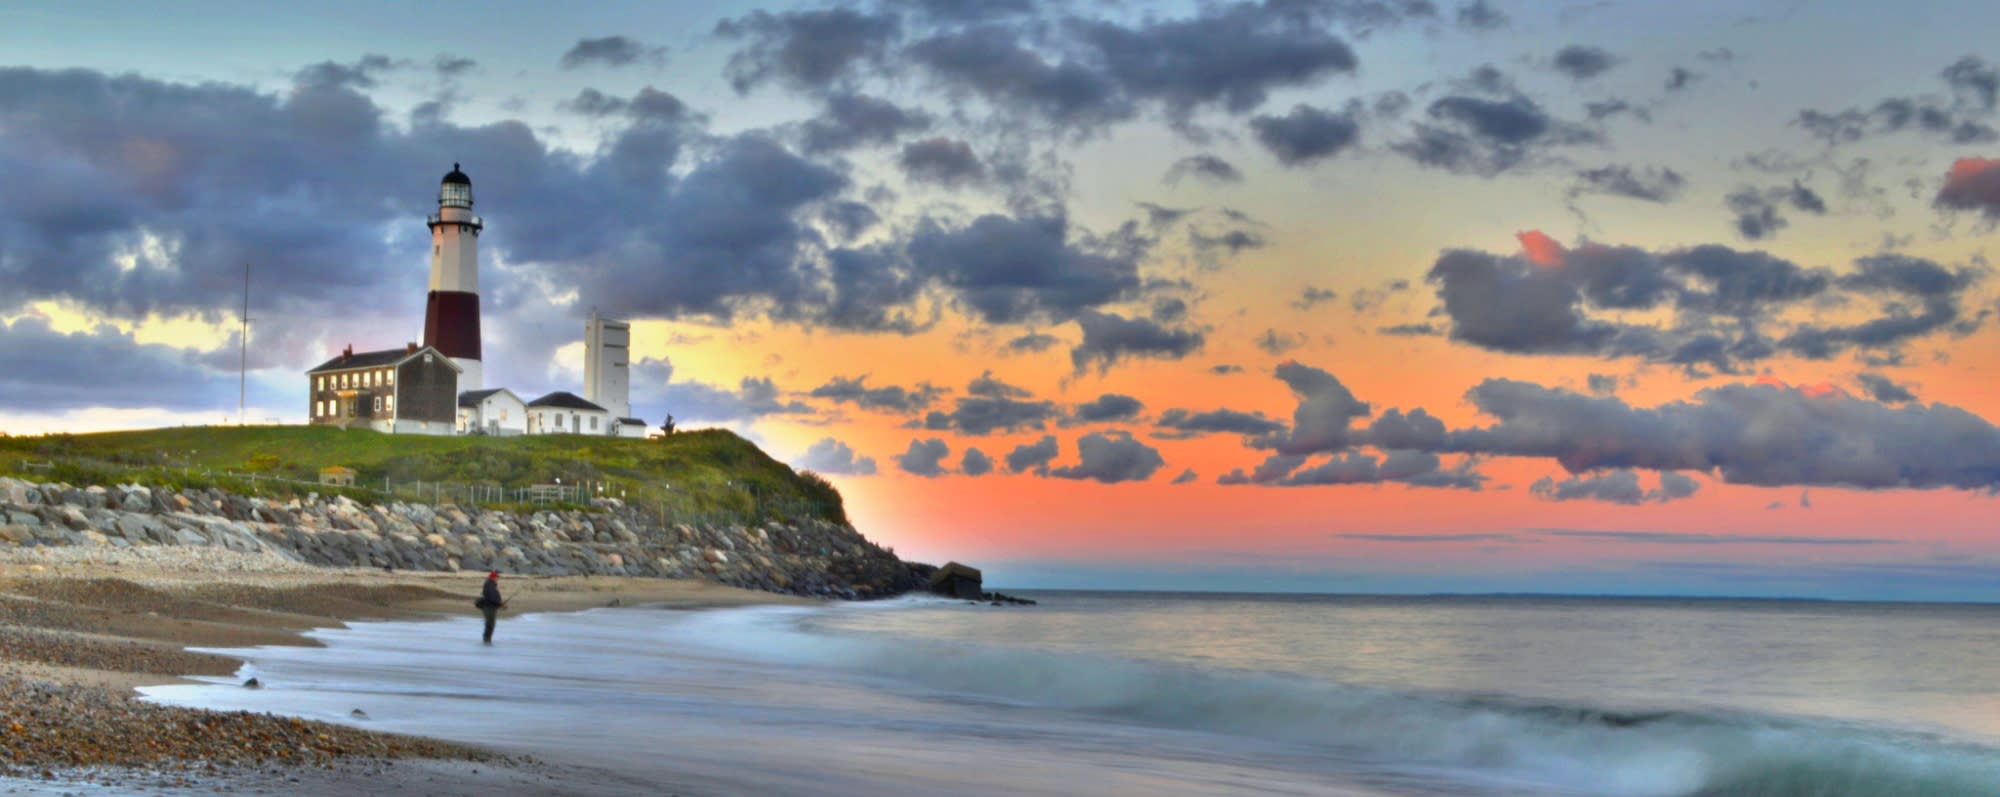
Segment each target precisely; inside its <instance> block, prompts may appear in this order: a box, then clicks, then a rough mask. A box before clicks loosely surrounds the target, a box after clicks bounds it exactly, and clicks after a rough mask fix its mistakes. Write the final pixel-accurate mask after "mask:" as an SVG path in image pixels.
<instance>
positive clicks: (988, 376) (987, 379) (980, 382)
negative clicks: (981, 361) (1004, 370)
mask: <svg viewBox="0 0 2000 797" xmlns="http://www.w3.org/2000/svg"><path fill="white" fill-rule="evenodd" d="M965 392H967V393H970V394H972V395H974V396H979V397H981V398H1009V399H1016V398H1018V399H1024V398H1033V397H1034V395H1035V393H1034V391H1032V390H1029V389H1027V388H1025V387H1021V386H1020V385H1015V384H1011V383H1008V382H1007V381H1005V380H1002V379H1001V378H999V377H997V376H994V375H993V371H992V370H991V369H988V370H985V371H981V372H980V373H979V376H976V377H973V379H972V381H970V382H967V383H965Z"/></svg>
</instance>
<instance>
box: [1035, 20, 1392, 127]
mask: <svg viewBox="0 0 2000 797" xmlns="http://www.w3.org/2000/svg"><path fill="white" fill-rule="evenodd" d="M1070 27H1071V28H1072V29H1073V31H1074V32H1075V33H1076V35H1077V37H1078V38H1079V39H1080V40H1081V41H1082V42H1083V43H1085V44H1087V45H1088V46H1089V47H1090V48H1091V50H1092V51H1093V52H1092V55H1093V56H1094V59H1095V60H1098V61H1100V62H1101V63H1102V64H1103V65H1104V71H1105V74H1106V75H1107V76H1108V77H1109V78H1110V79H1111V80H1113V81H1114V82H1116V83H1117V84H1118V85H1119V86H1121V87H1122V88H1123V89H1124V92H1125V93H1126V94H1128V95H1129V96H1132V97H1136V98H1142V99H1147V100H1153V101H1157V102H1159V103H1161V104H1162V105H1164V106H1165V107H1166V109H1167V111H1168V113H1169V114H1170V115H1172V116H1174V117H1175V118H1186V117H1187V115H1188V114H1190V113H1192V112H1193V111H1194V110H1196V109H1198V108H1201V107H1203V106H1219V107H1221V108H1222V109H1223V110H1226V111H1228V112H1230V113H1238V114H1240V113H1247V112H1249V111H1252V110H1255V109H1256V108H1257V107H1259V106H1261V105H1263V104H1264V100H1265V98H1266V96H1268V93H1269V92H1270V91H1272V90H1275V89H1280V88H1292V87H1301V86H1309V85H1312V84H1313V83H1315V82H1317V81H1318V80H1319V79H1320V78H1323V77H1326V76H1328V75H1333V74H1337V73H1341V72H1351V71H1353V70H1354V68H1355V66H1356V65H1357V63H1358V62H1357V60H1356V59H1355V57H1354V51H1353V50H1352V49H1350V48H1349V47H1348V46H1347V43H1346V42H1343V41H1341V40H1340V38H1339V37H1337V36H1335V35H1333V34H1331V33H1329V32H1327V31H1326V30H1324V29H1322V28H1319V27H1317V26H1311V25H1300V24H1297V21H1296V19H1287V18H1286V17H1285V15H1284V14H1282V13H1278V12H1275V11H1274V10H1273V7H1272V6H1268V5H1266V6H1258V5H1253V4H1250V3H1237V4H1231V5H1222V6H1213V7H1205V8H1203V9H1202V11H1201V12H1199V13H1198V14H1197V15H1196V16H1194V17H1192V18H1188V19H1175V20H1154V21H1148V22H1146V23H1142V24H1140V25H1138V26H1136V27H1129V28H1128V27H1125V26H1122V25H1119V24H1117V23H1113V22H1106V21H1097V20H1092V21H1072V22H1071V23H1070Z"/></svg>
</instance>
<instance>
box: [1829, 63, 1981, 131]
mask: <svg viewBox="0 0 2000 797" xmlns="http://www.w3.org/2000/svg"><path fill="white" fill-rule="evenodd" d="M1938 77H1939V78H1940V79H1941V80H1943V81H1944V83H1945V85H1946V86H1947V87H1948V88H1950V89H1951V91H1952V94H1953V98H1952V100H1951V101H1950V102H1946V101H1944V100H1942V99H1940V98H1937V97H1932V96H1916V97H1890V98H1887V99H1883V100H1881V101H1878V102H1877V103H1875V105H1874V106H1873V107H1868V108H1863V107H1853V108H1847V109H1844V110H1839V111H1820V110H1813V109H1807V110H1804V111H1800V112H1799V115H1798V118H1797V120H1796V124H1798V125H1799V126H1800V127H1802V128H1804V129H1805V130H1806V132H1807V133H1810V134H1812V135H1813V136H1815V137H1817V138H1819V139H1821V140H1823V141H1825V142H1826V143H1828V144H1834V145H1838V144H1849V143H1853V142H1856V141H1860V140H1862V139H1865V138H1868V137H1871V136H1877V135H1885V134H1893V133H1901V132H1905V131H1914V132H1919V133H1923V134H1926V135H1930V136H1933V137H1936V138H1939V139H1942V140H1943V141H1946V142H1949V143H1952V144H1979V143H1986V142H1991V141H1996V140H2000V131H1996V130H1994V128H1993V126H1992V125H1990V124H1988V123H1987V122H1985V121H1982V120H1983V119H1986V118H1990V117H1991V116H1992V114H1993V111H1994V104H1993V102H1991V97H1992V94H1991V91H1990V89H1991V87H1992V86H1993V85H1994V81H1995V80H1996V73H1995V71H1994V70H1993V69H1992V68H1990V67H1988V66H1987V65H1986V64H1985V62H1984V61H1981V60H1980V59H1979V58H1977V57H1975V56H1969V55H1968V56H1965V57H1964V58H1961V59H1959V60H1957V61H1955V62H1953V63H1952V64H1951V65H1950V66H1947V67H1945V68H1944V70H1943V71H1942V72H1940V73H1939V74H1938Z"/></svg>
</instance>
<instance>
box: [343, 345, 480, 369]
mask: <svg viewBox="0 0 2000 797" xmlns="http://www.w3.org/2000/svg"><path fill="white" fill-rule="evenodd" d="M424 352H431V353H433V354H436V355H437V356H439V357H444V363H445V364H446V365H449V366H451V370H454V371H458V372H460V373H463V372H464V371H465V369H463V368H460V367H458V363H455V362H452V361H451V358H450V357H445V356H444V352H441V351H438V350H437V348H436V347H434V346H418V347H417V348H415V349H411V348H409V347H407V346H405V347H403V348H400V349H383V350H381V351H357V352H354V353H353V354H344V355H340V356H336V357H334V358H333V359H331V360H327V361H326V362H323V363H320V364H319V367H318V368H314V369H312V370H310V371H307V372H306V373H309V374H316V373H320V372H321V371H350V370H353V369H356V368H378V367H381V366H384V365H396V364H398V363H401V362H402V361H404V360H407V359H410V358H411V357H415V356H417V355H419V354H423V353H424Z"/></svg>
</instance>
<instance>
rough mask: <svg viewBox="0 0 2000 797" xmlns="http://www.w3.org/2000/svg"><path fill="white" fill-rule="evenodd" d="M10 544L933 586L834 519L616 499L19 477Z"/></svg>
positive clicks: (890, 590) (328, 562)
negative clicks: (516, 499)
mask: <svg viewBox="0 0 2000 797" xmlns="http://www.w3.org/2000/svg"><path fill="white" fill-rule="evenodd" d="M0 545H11V546H105V547H113V548H131V547H147V546H173V545H185V546H214V547H219V548H224V549H227V550H233V551H242V552H246V553H252V552H258V551H267V552H271V553H275V554H277V555H280V556H283V557H286V558H288V559H292V560H295V561H299V562H303V563H307V564H313V565H321V566H328V567H375V568H395V569H400V570H437V571H447V572H449V571H458V570H472V571H480V570H501V571H504V572H507V573H509V574H528V575H619V576H651V577H657V578H702V579H709V580H713V581H717V582H721V583H723V584H728V585H731V586H736V587H744V588H748V589H761V590H767V591H771V592H781V593H788V594H793V595H807V596H817V597H829V598H844V599H849V600H853V599H861V598H873V597H883V596H888V595H895V594H900V593H903V592H907V591H910V590H920V589H924V588H926V587H927V586H928V574H929V568H928V567H925V566H923V565H911V564H907V563H904V562H903V561H901V560H899V559H897V558H896V556H895V554H893V553H891V552H890V551H888V550H887V549H884V548H882V547H881V546H878V545H876V544H874V543H872V542H869V541H868V540H867V539H866V538H864V537H862V536H861V534H860V533H859V532H857V531H855V530H854V529H853V528H852V527H849V526H843V525H840V524H836V523H830V522H827V521H821V520H809V521H801V522H796V523H777V522H767V523H764V524H760V525H736V526H714V527H706V526H691V525H685V524H677V525H663V524H661V523H660V522H659V520H658V519H657V518H653V517H649V516H647V515H645V514H644V513H642V512H640V511H638V510H637V509H635V508H633V507H630V506H626V505H624V504H623V503H621V502H619V501H616V500H604V501H598V502H596V503H594V504H593V505H592V507H591V508H590V509H589V510H588V511H583V510H567V511H536V512H515V511H507V510H497V509H487V508H482V507H461V506H457V505H452V504H445V505H440V506H431V505H426V504H407V503H388V504H364V503H360V502H356V501H353V500H351V499H349V498H347V497H345V496H331V497H328V496H318V495H310V496H307V497H305V498H295V499H282V500H280V499H267V498H259V497H255V496H241V495H235V494H232V493H226V492H223V491H220V490H213V489H208V490H196V489H188V490H179V491H175V490H170V489H166V488H149V487H145V486H141V485H115V486H110V487H106V486H102V485H90V486H81V487H79V486H73V485H68V484H60V483H40V482H32V481H23V480H19V479H11V478H0Z"/></svg>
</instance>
